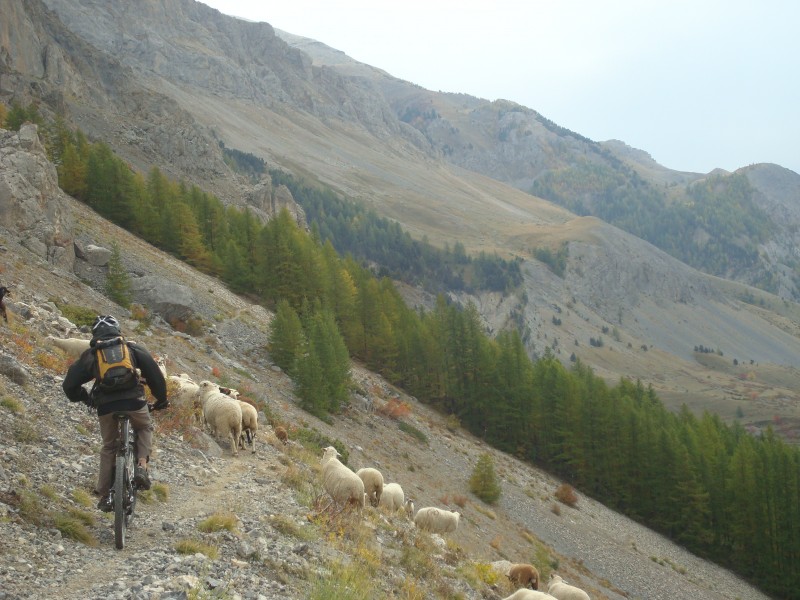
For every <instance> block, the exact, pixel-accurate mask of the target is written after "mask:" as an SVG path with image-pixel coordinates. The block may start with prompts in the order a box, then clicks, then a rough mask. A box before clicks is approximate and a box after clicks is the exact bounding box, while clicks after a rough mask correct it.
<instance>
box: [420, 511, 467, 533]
mask: <svg viewBox="0 0 800 600" xmlns="http://www.w3.org/2000/svg"><path fill="white" fill-rule="evenodd" d="M460 518H461V514H460V513H458V512H452V511H449V510H445V509H443V508H436V507H435V506H426V507H424V508H420V509H419V510H418V511H417V514H416V515H414V525H416V527H417V529H422V530H423V531H430V532H431V533H450V532H451V531H455V530H456V529H457V528H458V520H459V519H460Z"/></svg>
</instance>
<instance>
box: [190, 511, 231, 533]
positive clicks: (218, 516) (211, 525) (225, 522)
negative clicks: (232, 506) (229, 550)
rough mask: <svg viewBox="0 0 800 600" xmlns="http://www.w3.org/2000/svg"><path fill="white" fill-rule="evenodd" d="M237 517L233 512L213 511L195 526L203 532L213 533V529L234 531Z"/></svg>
mask: <svg viewBox="0 0 800 600" xmlns="http://www.w3.org/2000/svg"><path fill="white" fill-rule="evenodd" d="M238 525H239V519H238V518H237V517H236V515H234V514H233V513H214V514H213V515H211V516H210V517H208V518H206V519H204V520H203V521H201V522H200V524H199V525H198V526H197V528H198V529H199V530H200V531H202V532H203V533H214V532H215V531H222V530H223V529H226V530H228V531H231V532H233V531H236V528H237V527H238Z"/></svg>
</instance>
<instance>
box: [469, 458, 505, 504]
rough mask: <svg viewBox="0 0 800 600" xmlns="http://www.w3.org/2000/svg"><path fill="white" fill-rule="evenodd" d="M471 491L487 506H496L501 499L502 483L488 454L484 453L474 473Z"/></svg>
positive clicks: (470, 484) (470, 482) (470, 485)
mask: <svg viewBox="0 0 800 600" xmlns="http://www.w3.org/2000/svg"><path fill="white" fill-rule="evenodd" d="M469 489H470V491H471V492H472V493H473V494H475V495H476V496H477V497H478V498H480V499H481V500H483V501H484V502H486V503H487V504H494V503H495V502H497V501H498V500H499V499H500V494H501V493H502V492H501V490H500V483H499V482H498V481H497V475H495V472H494V461H493V460H492V457H491V455H490V454H488V453H483V454H481V456H480V457H479V458H478V462H477V464H476V465H475V468H474V469H473V471H472V476H471V477H470V479H469Z"/></svg>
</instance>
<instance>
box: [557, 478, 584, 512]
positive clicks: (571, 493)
mask: <svg viewBox="0 0 800 600" xmlns="http://www.w3.org/2000/svg"><path fill="white" fill-rule="evenodd" d="M555 496H556V500H558V501H559V502H561V503H562V504H566V505H567V506H572V507H574V506H575V505H576V504H577V503H578V494H577V493H576V492H575V489H574V488H573V487H572V486H571V485H569V484H568V483H562V484H561V485H560V486H558V489H557V490H556V494H555Z"/></svg>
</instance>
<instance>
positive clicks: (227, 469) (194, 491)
mask: <svg viewBox="0 0 800 600" xmlns="http://www.w3.org/2000/svg"><path fill="white" fill-rule="evenodd" d="M166 452H168V451H163V450H162V456H164V455H165V453H166ZM274 452H276V451H275V449H274V448H272V447H271V446H268V445H267V444H264V443H263V442H262V444H261V446H260V448H259V453H256V454H252V453H251V452H250V451H249V450H246V451H240V452H239V456H238V457H232V456H230V454H229V452H228V450H227V449H225V450H223V456H222V458H221V459H206V458H205V457H204V456H200V457H199V460H198V457H197V456H191V457H175V459H174V460H171V461H170V463H171V464H169V465H165V466H164V467H161V468H160V470H161V471H162V472H163V477H164V483H165V484H166V485H167V486H168V488H169V497H168V500H167V501H166V502H158V501H154V502H153V503H151V504H145V503H143V502H139V503H138V504H137V506H136V514H135V515H134V520H133V523H132V524H131V528H130V529H129V530H128V535H127V538H126V544H125V548H124V549H123V550H116V549H115V548H114V515H113V513H108V514H105V515H100V513H98V515H100V516H99V518H98V519H97V522H96V524H95V527H94V533H95V535H96V536H97V539H98V541H99V546H98V547H97V548H95V549H94V551H95V552H97V556H96V558H97V560H92V561H87V562H86V564H85V566H84V567H83V568H81V569H78V570H75V571H74V572H72V573H71V574H69V575H68V579H67V580H66V582H64V583H63V584H62V585H59V586H58V590H59V594H60V595H61V597H65V598H72V597H76V598H77V597H80V596H81V593H82V592H86V591H87V590H91V589H92V587H93V586H94V585H95V584H96V583H97V581H101V580H105V581H107V580H109V579H116V577H114V576H113V575H112V576H109V573H117V574H119V578H122V576H123V575H126V574H128V573H131V572H133V571H135V570H136V563H137V561H138V560H139V559H140V558H141V557H142V556H144V555H146V554H147V553H150V552H155V551H163V550H165V549H166V548H169V547H172V546H174V545H175V543H176V542H177V541H179V540H180V539H182V538H183V537H185V536H183V535H177V534H176V533H175V532H174V531H173V527H172V526H171V525H170V524H174V523H179V522H182V521H192V520H196V521H197V522H199V521H201V520H202V519H204V518H205V517H207V516H208V515H211V514H214V513H218V512H221V513H228V512H234V513H235V514H237V515H239V516H240V517H243V518H248V517H255V516H258V515H259V514H260V512H261V511H260V508H259V506H260V504H259V500H258V498H254V497H253V494H248V493H241V494H238V495H236V493H235V492H234V494H233V495H234V497H235V498H236V500H235V501H234V502H233V503H232V502H231V497H232V491H233V490H234V488H235V487H236V486H237V484H238V483H239V482H241V481H243V480H247V479H250V480H252V478H254V477H258V478H259V480H260V481H262V482H263V481H265V480H267V479H270V480H274V481H275V484H276V485H277V483H278V482H277V475H276V473H275V471H274V470H272V469H271V468H270V465H274V464H275V461H274ZM207 460H211V464H208V463H207V462H206V461H207ZM156 462H158V461H156ZM165 462H166V461H165ZM199 462H203V463H206V465H207V467H206V468H202V467H198V465H197V464H196V463H199ZM156 468H158V467H156ZM173 482H174V483H173ZM197 483H201V484H202V485H197ZM191 529H192V530H193V531H195V532H197V529H196V523H192V526H191ZM198 534H199V532H198ZM165 566H166V565H165Z"/></svg>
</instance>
